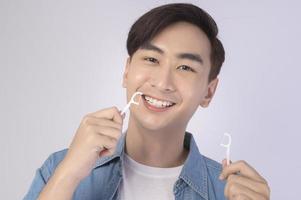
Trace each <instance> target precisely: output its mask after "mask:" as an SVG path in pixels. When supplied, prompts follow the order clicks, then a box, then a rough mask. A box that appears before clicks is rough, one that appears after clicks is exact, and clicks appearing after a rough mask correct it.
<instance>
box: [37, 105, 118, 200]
mask: <svg viewBox="0 0 301 200" xmlns="http://www.w3.org/2000/svg"><path fill="white" fill-rule="evenodd" d="M123 117H124V116H121V114H120V111H119V110H118V109H117V108H116V107H112V108H107V109H103V110H100V111H97V112H94V113H90V114H88V115H86V116H85V117H84V118H83V119H82V121H81V123H80V126H79V128H78V130H77V131H76V134H75V136H74V138H73V140H72V143H71V145H70V147H69V149H68V152H67V154H66V156H65V158H64V159H63V160H62V162H61V163H60V164H59V165H58V167H57V168H56V170H55V172H54V174H53V175H52V177H51V178H50V180H49V181H48V183H47V184H46V186H45V187H44V188H43V191H42V192H41V194H40V196H39V198H38V199H39V200H48V199H51V200H53V199H55V200H61V199H62V200H66V199H72V195H73V192H74V191H75V189H76V187H77V185H78V184H79V182H80V181H81V180H82V179H84V178H85V177H86V176H88V175H89V174H90V172H91V170H92V169H93V167H94V165H95V162H96V160H97V159H98V158H99V157H102V156H109V155H112V154H113V153H114V151H115V149H116V144H117V141H118V139H119V138H120V136H121V132H122V124H123Z"/></svg>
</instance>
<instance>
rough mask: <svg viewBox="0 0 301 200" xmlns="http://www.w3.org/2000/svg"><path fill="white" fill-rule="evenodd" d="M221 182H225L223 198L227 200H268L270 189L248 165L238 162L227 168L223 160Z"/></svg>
mask: <svg viewBox="0 0 301 200" xmlns="http://www.w3.org/2000/svg"><path fill="white" fill-rule="evenodd" d="M222 164H223V171H222V173H221V175H220V179H221V180H227V183H226V186H225V191H224V193H225V196H226V197H227V199H229V200H234V199H235V200H238V199H243V200H269V199H270V188H269V186H268V183H267V181H266V180H265V179H264V178H263V177H262V176H261V175H260V174H259V173H258V172H257V171H256V170H255V169H254V168H252V167H251V166H250V165H249V164H248V163H246V162H245V161H238V162H234V163H231V164H230V165H228V166H227V164H226V160H223V162H222Z"/></svg>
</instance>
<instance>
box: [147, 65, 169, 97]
mask: <svg viewBox="0 0 301 200" xmlns="http://www.w3.org/2000/svg"><path fill="white" fill-rule="evenodd" d="M151 85H152V87H156V88H157V89H159V90H160V91H162V92H169V91H174V89H175V86H174V79H173V74H172V70H171V69H170V68H169V67H166V66H164V67H161V68H160V70H157V71H156V73H153V76H152V81H151Z"/></svg>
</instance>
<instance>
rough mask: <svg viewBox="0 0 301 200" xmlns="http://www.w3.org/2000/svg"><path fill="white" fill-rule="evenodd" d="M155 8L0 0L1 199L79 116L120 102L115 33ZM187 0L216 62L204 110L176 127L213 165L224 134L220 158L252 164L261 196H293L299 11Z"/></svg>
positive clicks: (121, 42)
mask: <svg viewBox="0 0 301 200" xmlns="http://www.w3.org/2000/svg"><path fill="white" fill-rule="evenodd" d="M167 2H172V1H155V0H148V1H138V0H135V1H134V0H131V1H113V0H111V1H92V0H88V1H87V0H85V1H83V0H82V1H79V0H72V1H71V0H60V1H59V0H52V1H45V0H27V1H21V0H0V128H1V130H0V147H1V151H0V156H1V164H0V167H1V169H0V175H1V181H0V190H1V192H0V194H1V199H21V198H22V197H23V196H24V194H25V193H26V191H27V190H28V188H29V185H30V183H31V181H32V179H33V176H34V173H35V170H36V169H37V168H38V167H40V166H41V164H42V163H43V161H44V160H45V159H46V158H47V157H48V155H49V154H51V153H52V152H54V151H58V150H60V149H63V148H66V147H68V146H69V144H70V142H71V139H72V137H73V134H74V133H75V131H76V130H77V128H78V126H79V123H80V121H81V119H82V117H83V116H84V115H85V114H87V113H88V112H94V111H96V110H99V109H102V108H105V107H109V106H114V105H116V106H118V107H119V108H122V107H123V106H124V105H125V104H126V98H125V90H124V89H123V88H122V87H121V80H122V72H123V69H124V66H125V61H126V58H127V52H126V48H125V46H126V38H127V33H128V31H129V29H130V26H131V25H132V23H133V22H134V21H135V20H136V19H137V18H138V17H139V16H140V15H142V14H143V13H144V12H146V11H148V10H149V9H151V8H153V7H154V6H158V5H161V4H163V3H167ZM189 2H191V3H195V4H196V5H198V6H200V7H201V8H204V9H205V10H206V11H208V12H209V13H210V14H211V15H212V16H213V17H214V19H215V20H216V22H217V24H218V25H219V29H220V39H221V40H222V42H223V43H224V46H225V49H226V62H225V64H224V65H223V68H222V71H221V74H220V76H219V77H220V83H219V86H218V89H217V92H216V95H215V98H214V100H213V101H212V104H211V105H210V107H209V108H207V109H199V110H198V111H197V112H196V114H195V115H194V117H193V118H192V120H191V123H190V124H189V128H188V130H189V131H191V132H193V134H194V135H195V138H196V140H197V143H198V145H199V148H200V151H201V152H202V153H203V154H205V155H207V156H209V157H211V158H213V159H215V160H217V161H220V160H221V159H222V158H223V157H224V149H223V148H222V147H220V146H219V143H220V141H221V138H222V135H223V133H224V132H225V131H228V132H229V133H231V134H232V137H233V146H232V160H234V161H235V160H240V159H244V160H246V161H248V162H249V163H250V164H251V165H252V166H254V167H255V168H256V169H257V170H258V171H259V172H260V173H261V174H262V175H263V176H264V177H265V178H266V179H267V180H268V182H269V184H270V187H271V189H272V198H271V199H276V200H277V199H279V200H280V199H298V198H299V197H300V196H301V193H300V184H299V183H300V179H301V173H300V169H301V161H300V155H298V154H299V153H298V152H300V143H301V137H300V134H301V131H300V122H301V121H300V117H299V113H300V111H301V110H300V99H301V95H300V88H299V87H300V85H301V80H300V74H301V69H300V67H301V66H300V57H301V56H300V50H299V49H300V46H301V42H300V35H301V28H300V19H301V14H300V12H299V11H300V8H301V6H300V3H299V2H298V1H297V0H296V1H272V0H270V1H264V0H262V1H259V0H257V1H246V0H240V1H239V0H237V1H234V0H232V1H231V0H227V1H216V0H215V1H212V0H210V1H209V0H208V1H189ZM125 128H126V127H125ZM298 185H299V186H298Z"/></svg>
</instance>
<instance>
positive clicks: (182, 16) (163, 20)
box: [127, 3, 225, 82]
mask: <svg viewBox="0 0 301 200" xmlns="http://www.w3.org/2000/svg"><path fill="white" fill-rule="evenodd" d="M183 21H184V22H188V23H191V24H193V25H196V26H197V27H199V28H200V29H201V30H202V31H203V32H204V33H205V34H206V35H207V37H208V39H209V41H210V43H211V54H210V61H211V68H210V73H209V82H210V81H211V80H213V79H215V78H216V77H217V76H218V74H219V72H220V69H221V66H222V64H223V62H224V60H225V51H224V47H223V45H222V43H221V41H220V40H219V39H218V38H217V34H218V28H217V25H216V23H215V21H214V20H213V18H212V17H211V16H210V15H209V14H208V13H207V12H206V11H204V10H203V9H201V8H199V7H197V6H195V5H193V4H189V3H172V4H166V5H162V6H159V7H156V8H153V9H151V10H150V11H148V12H147V13H145V14H144V15H142V16H141V17H140V18H139V19H138V20H137V21H136V22H135V23H134V24H133V25H132V27H131V29H130V31H129V34H128V38H127V51H128V54H129V56H130V58H131V57H132V56H133V54H134V53H135V52H136V51H137V50H138V49H139V48H140V47H142V46H143V45H144V44H146V43H147V42H150V40H152V39H153V38H154V37H155V36H156V35H157V34H159V33H160V31H162V30H163V29H164V28H166V27H167V26H169V25H171V24H173V23H176V22H183Z"/></svg>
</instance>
